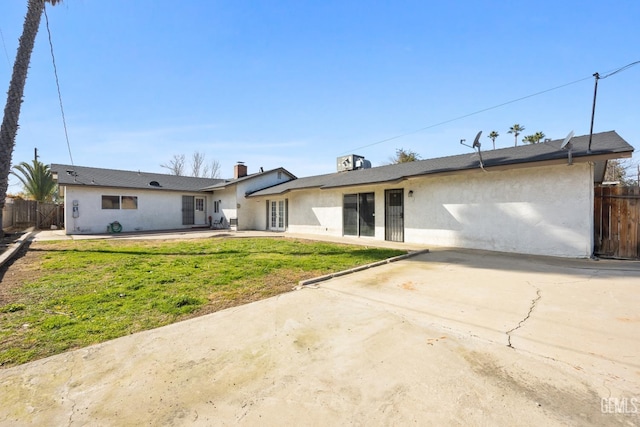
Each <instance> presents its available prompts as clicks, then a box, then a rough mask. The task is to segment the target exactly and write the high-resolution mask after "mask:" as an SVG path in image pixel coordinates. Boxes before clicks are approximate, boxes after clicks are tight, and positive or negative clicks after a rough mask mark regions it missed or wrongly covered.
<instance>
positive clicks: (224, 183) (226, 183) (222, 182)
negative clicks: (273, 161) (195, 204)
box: [204, 168, 296, 191]
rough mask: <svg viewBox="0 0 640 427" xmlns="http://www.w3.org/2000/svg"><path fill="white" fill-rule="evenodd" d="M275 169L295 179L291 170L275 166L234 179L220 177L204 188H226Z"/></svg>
mask: <svg viewBox="0 0 640 427" xmlns="http://www.w3.org/2000/svg"><path fill="white" fill-rule="evenodd" d="M276 171H280V172H283V173H285V174H287V175H289V176H290V177H291V179H296V176H295V175H294V174H292V173H291V172H289V171H288V170H286V169H285V168H276V169H271V170H268V171H264V172H257V173H252V174H251V175H246V176H243V177H240V178H234V179H221V180H219V181H220V182H217V183H215V184H213V185H209V186H208V187H206V188H204V190H206V191H212V190H222V189H224V188H227V187H229V186H232V185H235V184H238V183H239V182H242V181H247V180H250V179H252V178H256V177H258V176H261V175H265V174H268V173H271V172H276Z"/></svg>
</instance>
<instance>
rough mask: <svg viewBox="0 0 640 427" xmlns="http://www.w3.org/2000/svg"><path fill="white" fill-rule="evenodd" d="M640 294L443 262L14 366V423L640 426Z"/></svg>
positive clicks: (597, 268) (585, 263)
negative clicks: (639, 309) (639, 424)
mask: <svg viewBox="0 0 640 427" xmlns="http://www.w3.org/2000/svg"><path fill="white" fill-rule="evenodd" d="M638 286H640V268H638V264H635V263H626V264H625V263H616V262H606V261H600V262H597V261H590V260H558V259H554V258H544V257H524V256H515V255H508V254H496V253H489V252H482V251H465V250H435V251H432V252H431V253H427V254H421V255H418V256H416V257H413V258H409V259H406V260H402V261H398V262H395V263H392V264H385V265H382V266H379V267H375V268H372V269H368V270H365V271H361V272H358V273H355V274H352V275H348V276H342V277H338V278H334V279H331V280H328V281H326V282H322V283H321V284H319V285H313V286H308V287H304V288H303V289H301V290H298V291H293V292H290V293H287V294H283V295H280V296H278V297H274V298H270V299H267V300H263V301H259V302H255V303H252V304H248V305H245V306H241V307H236V308H232V309H228V310H224V311H221V312H218V313H214V314H211V315H207V316H203V317H200V318H196V319H191V320H188V321H184V322H181V323H177V324H173V325H170V326H167V327H163V328H158V329H155V330H151V331H147V332H143V333H138V334H134V335H131V336H127V337H124V338H120V339H116V340H113V341H110V342H106V343H103V344H100V345H96V346H92V347H89V348H84V349H80V350H77V351H73V352H69V353H65V354H61V355H58V356H54V357H50V358H47V359H43V360H39V361H36V362H33V363H29V364H26V365H23V366H18V367H13V368H10V369H4V370H0V395H1V396H2V405H1V407H0V425H3V426H4V425H12V426H13V425H140V424H152V425H203V426H210V425H235V424H240V425H286V424H295V425H322V426H324V425H409V424H411V425H465V426H468V425H509V426H511V425H536V426H537V425H545V426H549V425H594V426H595V425H598V426H600V425H638V423H640V415H639V414H638V412H639V411H640V400H639V399H640V340H638V336H640V335H639V332H640V317H638V311H637V307H639V306H640V292H638ZM634 405H635V406H634Z"/></svg>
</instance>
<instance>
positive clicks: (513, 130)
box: [507, 123, 524, 147]
mask: <svg viewBox="0 0 640 427" xmlns="http://www.w3.org/2000/svg"><path fill="white" fill-rule="evenodd" d="M523 130H524V126H520V125H519V124H517V123H516V124H515V125H513V126H511V127H510V128H509V132H507V133H512V134H513V135H514V137H515V141H516V143H515V145H514V147H517V146H518V135H520V134H521V133H522V131H523Z"/></svg>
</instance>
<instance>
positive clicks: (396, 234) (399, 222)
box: [384, 189, 404, 242]
mask: <svg viewBox="0 0 640 427" xmlns="http://www.w3.org/2000/svg"><path fill="white" fill-rule="evenodd" d="M384 211H385V215H384V239H385V240H389V241H391V242H404V190H402V189H399V190H385V192H384Z"/></svg>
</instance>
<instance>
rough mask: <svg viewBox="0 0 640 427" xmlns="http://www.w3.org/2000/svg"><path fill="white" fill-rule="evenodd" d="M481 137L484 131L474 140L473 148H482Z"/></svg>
mask: <svg viewBox="0 0 640 427" xmlns="http://www.w3.org/2000/svg"><path fill="white" fill-rule="evenodd" d="M480 135H482V131H480V132H478V134H477V135H476V139H474V140H473V145H472V147H473V148H480Z"/></svg>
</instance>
